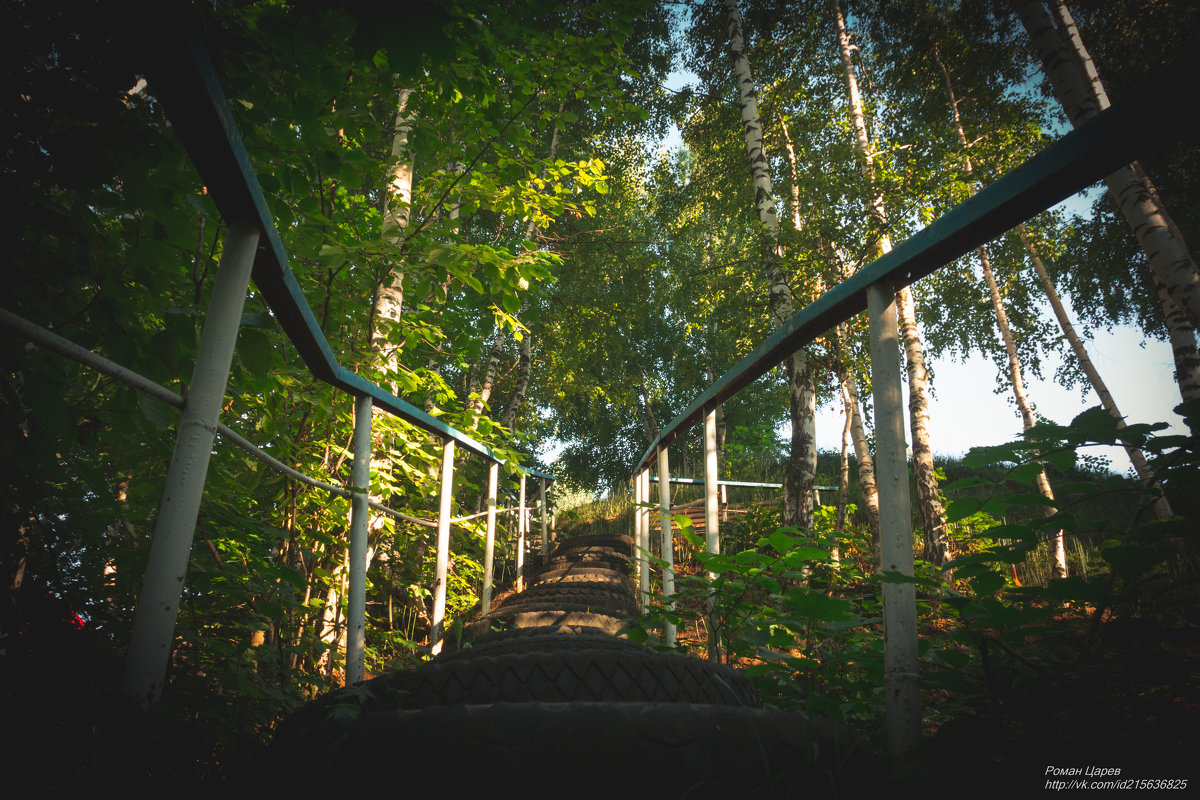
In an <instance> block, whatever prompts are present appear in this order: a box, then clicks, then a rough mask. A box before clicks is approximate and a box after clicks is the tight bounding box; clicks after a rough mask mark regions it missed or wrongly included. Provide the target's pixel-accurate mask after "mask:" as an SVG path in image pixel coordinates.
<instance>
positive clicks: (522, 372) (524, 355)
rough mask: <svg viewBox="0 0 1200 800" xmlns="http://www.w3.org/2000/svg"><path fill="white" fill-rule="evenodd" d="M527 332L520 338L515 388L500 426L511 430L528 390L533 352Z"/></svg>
mask: <svg viewBox="0 0 1200 800" xmlns="http://www.w3.org/2000/svg"><path fill="white" fill-rule="evenodd" d="M530 342H531V339H530V336H529V332H528V331H526V332H525V335H524V336H522V337H521V355H520V359H519V361H518V362H517V387H516V388H515V389H514V390H513V393H512V396H511V397H510V398H509V399H508V407H507V408H505V409H504V418H503V419H502V420H501V422H500V424H501V425H503V426H504V427H505V428H508V429H509V430H512V427H513V425H514V424H515V423H516V421H517V414H518V413H519V412H520V410H521V406H523V405H524V404H525V392H526V390H528V389H529V376H530V374H531V373H532V368H533V352H532V350H531V344H530Z"/></svg>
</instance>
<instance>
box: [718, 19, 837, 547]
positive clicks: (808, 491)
mask: <svg viewBox="0 0 1200 800" xmlns="http://www.w3.org/2000/svg"><path fill="white" fill-rule="evenodd" d="M725 33H726V37H727V39H728V41H729V54H730V56H731V58H732V61H733V78H734V82H735V83H736V85H737V90H738V106H739V109H740V111H741V118H742V131H743V133H744V135H745V139H746V155H747V157H748V159H749V161H750V176H751V180H752V181H753V184H754V209H755V212H756V213H757V215H758V220H759V222H760V223H761V225H762V234H761V246H762V256H763V262H764V273H765V277H766V279H767V286H768V293H767V298H768V300H767V302H768V306H769V308H770V311H771V315H772V316H773V317H774V319H775V325H776V327H778V326H780V325H782V324H783V323H784V322H785V321H786V320H788V319H790V318H791V317H792V315H793V314H794V313H795V310H794V305H793V298H792V290H791V286H790V285H789V284H788V282H787V276H786V275H785V274H784V270H783V248H782V247H780V245H779V216H778V213H777V211H776V208H775V199H774V194H773V191H772V186H771V172H770V166H769V164H768V162H767V155H766V150H765V148H764V146H763V129H762V122H761V119H760V117H759V113H758V92H757V89H756V87H755V84H754V76H753V74H752V73H751V71H750V60H749V58H748V57H747V46H746V40H745V37H744V35H743V32H742V16H741V13H740V12H739V11H738V5H737V0H725ZM784 366H785V369H786V371H787V376H788V412H789V417H790V420H791V426H792V439H791V453H790V456H789V457H788V463H787V467H786V469H785V470H784V476H783V514H782V517H783V524H784V525H794V526H796V527H799V528H811V527H812V516H813V499H814V498H813V480H814V479H815V477H816V473H817V446H816V427H815V419H816V396H817V395H816V389H815V386H814V384H813V377H812V372H811V369H810V367H809V362H808V353H807V351H806V350H804V349H800V350H797V351H795V352H794V353H793V354H792V355H791V356H789V357H788V358H787V359H786V360H785V361H784Z"/></svg>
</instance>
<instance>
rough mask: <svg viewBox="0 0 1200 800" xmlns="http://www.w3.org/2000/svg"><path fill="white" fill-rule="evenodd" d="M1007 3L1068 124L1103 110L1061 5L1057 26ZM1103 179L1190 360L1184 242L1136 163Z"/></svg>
mask: <svg viewBox="0 0 1200 800" xmlns="http://www.w3.org/2000/svg"><path fill="white" fill-rule="evenodd" d="M1012 4H1013V7H1014V9H1015V10H1016V12H1017V15H1018V16H1019V17H1020V19H1021V23H1022V24H1023V25H1024V26H1025V30H1026V31H1027V32H1028V34H1029V38H1030V40H1031V41H1032V43H1033V48H1034V50H1035V52H1036V53H1037V55H1038V57H1039V58H1040V59H1041V61H1042V65H1043V68H1044V69H1045V70H1046V75H1047V77H1048V78H1049V79H1050V84H1051V86H1052V87H1053V88H1054V93H1055V95H1056V96H1057V97H1058V100H1059V102H1060V103H1061V104H1062V107H1063V110H1064V111H1065V112H1066V114H1067V117H1068V118H1069V119H1070V120H1071V123H1072V124H1073V125H1076V126H1078V125H1081V124H1082V123H1084V122H1086V121H1087V120H1089V119H1091V118H1092V117H1094V116H1095V115H1096V114H1098V113H1099V112H1100V111H1103V110H1104V109H1106V108H1108V107H1109V105H1110V104H1109V100H1108V94H1107V93H1106V92H1105V90H1104V84H1103V83H1102V82H1101V81H1100V78H1099V75H1098V74H1097V73H1096V70H1095V66H1094V65H1093V63H1092V59H1091V56H1090V55H1089V54H1088V52H1087V49H1086V48H1085V47H1084V46H1083V41H1082V39H1081V38H1080V36H1079V30H1078V28H1077V27H1076V26H1075V21H1074V20H1073V19H1072V18H1071V15H1070V12H1069V11H1068V10H1067V7H1066V5H1065V3H1063V2H1062V0H1051V4H1050V5H1051V8H1053V9H1054V15H1055V17H1056V18H1057V19H1058V23H1059V24H1058V27H1056V26H1055V22H1054V20H1053V19H1051V17H1050V15H1049V14H1048V13H1047V12H1046V9H1045V7H1044V6H1043V5H1042V3H1041V2H1040V0H1014V1H1013V3H1012ZM1104 182H1105V185H1106V186H1107V187H1108V191H1109V193H1110V194H1111V195H1112V197H1113V199H1114V200H1115V201H1116V202H1117V205H1118V207H1119V208H1120V209H1121V213H1122V214H1124V215H1125V219H1126V220H1127V221H1128V222H1129V225H1130V227H1131V228H1132V229H1133V233H1134V235H1135V236H1136V237H1137V240H1138V244H1139V245H1141V247H1142V250H1143V251H1144V252H1145V254H1146V259H1147V262H1148V264H1149V267H1150V272H1151V275H1152V276H1153V278H1154V284H1155V286H1156V287H1157V288H1158V289H1159V291H1160V298H1161V299H1162V301H1163V303H1164V316H1171V310H1170V309H1168V308H1167V307H1166V303H1167V300H1168V299H1169V301H1170V302H1171V303H1173V304H1174V305H1175V306H1176V307H1177V308H1178V309H1179V310H1180V312H1181V313H1182V314H1183V316H1184V317H1185V318H1186V319H1187V321H1188V327H1189V328H1190V329H1191V330H1192V331H1193V333H1192V334H1191V340H1192V342H1191V347H1190V348H1184V349H1185V350H1187V353H1188V354H1187V356H1185V360H1189V359H1191V358H1194V356H1193V355H1191V354H1193V353H1194V352H1195V350H1196V345H1195V335H1194V331H1195V329H1196V327H1197V326H1200V271H1198V270H1197V268H1196V262H1195V260H1194V259H1193V258H1192V256H1191V254H1190V253H1189V252H1188V249H1187V244H1186V242H1185V241H1184V240H1183V237H1182V236H1181V235H1180V233H1179V229H1178V227H1176V225H1175V223H1174V221H1173V220H1172V219H1171V216H1170V214H1169V213H1168V212H1167V210H1166V207H1165V206H1164V205H1163V203H1162V201H1161V198H1159V196H1158V192H1157V191H1156V190H1155V189H1154V186H1153V184H1151V183H1150V181H1149V179H1147V178H1146V176H1145V173H1144V172H1143V171H1142V169H1141V167H1140V166H1139V165H1138V164H1137V162H1134V163H1132V164H1130V165H1129V166H1127V167H1123V168H1121V169H1119V170H1117V171H1116V172H1114V173H1113V174H1112V175H1109V176H1108V177H1107V178H1105V181H1104ZM1179 338H1183V337H1179ZM1172 344H1173V345H1174V342H1173V343H1172ZM1180 345H1181V346H1182V342H1180ZM1176 366H1177V370H1179V378H1180V383H1181V390H1182V383H1183V381H1184V380H1185V377H1186V374H1187V369H1179V361H1178V359H1177V361H1176ZM1185 398H1186V395H1185Z"/></svg>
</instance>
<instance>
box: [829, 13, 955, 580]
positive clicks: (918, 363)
mask: <svg viewBox="0 0 1200 800" xmlns="http://www.w3.org/2000/svg"><path fill="white" fill-rule="evenodd" d="M831 5H832V7H833V14H834V18H835V22H836V23H837V31H838V52H839V54H840V56H841V62H842V74H843V78H844V81H845V84H846V95H847V98H848V100H849V105H850V116H851V121H852V122H853V126H854V146H855V149H856V150H857V151H858V154H859V158H860V159H861V160H862V171H863V176H864V177H865V178H866V180H867V184H868V186H870V187H871V198H870V209H871V215H872V216H873V217H875V219H876V221H877V222H878V224H879V229H880V235H879V240H878V247H879V254H880V255H883V254H885V253H889V252H891V249H892V241H891V237H889V236H888V234H887V229H888V220H887V208H886V204H885V202H884V198H883V193H882V192H880V191H879V190H878V189H877V188H875V160H874V156H873V155H872V153H871V144H870V141H869V139H868V137H867V126H866V121H865V118H864V115H863V102H862V95H861V94H860V93H859V89H858V80H857V78H856V77H855V73H854V64H853V61H852V59H851V45H850V36H849V34H848V32H847V31H846V20H845V18H844V17H843V16H842V9H841V6H840V5H839V4H838V2H837V0H831ZM896 314H897V318H898V323H899V327H900V335H901V338H902V339H903V340H904V354H905V359H904V360H905V366H906V368H907V371H908V413H909V428H910V432H911V434H912V451H913V472H914V474H915V479H916V484H917V506H918V508H919V509H920V513H921V523H922V527H923V528H924V532H925V558H926V560H928V561H931V562H933V563H935V564H938V565H939V566H940V565H942V564H945V563H946V562H947V561H949V559H950V537H949V535H948V534H947V532H946V512H945V510H944V509H943V508H942V501H941V499H940V498H939V497H938V487H937V474H936V469H935V467H934V465H933V448H932V446H931V445H930V436H929V372H928V370H927V368H926V367H925V346H924V343H923V342H922V341H921V336H920V333H919V332H918V331H917V318H916V316H917V315H916V307H915V304H914V303H913V297H912V292H911V291H910V290H909V289H908V287H905V288H903V289H901V290H900V291H898V292H896Z"/></svg>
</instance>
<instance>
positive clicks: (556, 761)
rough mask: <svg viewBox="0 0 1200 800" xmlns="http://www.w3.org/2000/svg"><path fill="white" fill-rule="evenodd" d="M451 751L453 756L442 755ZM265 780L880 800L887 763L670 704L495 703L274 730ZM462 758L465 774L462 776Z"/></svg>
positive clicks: (840, 739)
mask: <svg viewBox="0 0 1200 800" xmlns="http://www.w3.org/2000/svg"><path fill="white" fill-rule="evenodd" d="M450 743H453V746H449V745H450ZM272 749H273V755H274V756H275V758H276V759H277V760H276V762H275V768H273V769H270V770H268V773H269V774H270V775H271V778H270V780H271V782H272V785H274V784H275V783H277V781H278V776H295V777H296V779H297V781H298V783H299V782H302V783H303V785H304V788H312V787H311V784H312V781H313V780H314V779H317V780H319V779H322V778H323V777H325V776H327V777H328V778H329V783H330V785H331V786H332V785H336V784H337V783H338V782H341V781H344V780H345V769H346V765H347V764H369V765H379V766H380V767H383V766H384V765H386V769H388V770H389V771H391V772H393V773H394V774H396V775H399V776H402V781H403V785H404V788H405V789H406V791H420V790H424V789H432V790H440V791H444V790H445V788H446V786H447V781H452V785H453V787H454V790H455V792H456V793H458V794H465V793H467V792H472V793H473V792H474V791H494V790H495V787H496V786H497V785H499V784H501V783H508V782H512V781H516V782H518V783H520V782H522V781H535V780H536V784H533V785H536V786H537V787H539V788H538V793H539V794H540V795H542V796H550V795H551V793H552V792H553V793H554V794H563V795H567V796H571V797H586V798H591V797H607V798H611V797H614V796H625V795H629V794H630V791H631V787H636V792H635V794H637V795H638V796H663V797H682V796H684V795H686V796H687V797H688V798H689V800H695V799H697V798H721V799H722V800H728V798H732V797H736V798H745V797H761V798H797V800H799V798H814V797H834V796H839V797H868V796H883V795H882V794H879V793H878V791H877V784H876V782H877V781H878V780H879V778H880V777H881V776H883V775H886V772H887V770H886V767H885V765H884V764H883V763H882V762H881V761H880V760H879V759H878V758H877V757H876V756H875V755H874V754H873V753H872V752H871V751H870V749H869V747H868V746H867V742H866V739H865V737H863V736H862V735H861V734H859V733H858V732H857V731H854V730H853V729H851V728H848V727H847V726H845V725H841V724H839V723H835V722H833V721H831V720H828V719H824V718H820V717H815V718H810V717H806V716H804V715H802V714H790V713H786V712H782V711H774V710H765V709H747V708H736V707H732V706H706V705H693V704H683V703H680V704H674V703H593V702H573V703H497V704H494V705H486V706H431V707H427V708H424V709H420V710H415V711H392V712H374V713H371V712H368V713H364V714H361V715H359V716H357V717H353V716H351V715H345V716H343V717H342V718H341V719H332V720H326V721H324V722H322V723H321V724H319V725H316V726H310V727H307V728H304V729H297V728H295V727H292V728H290V729H288V730H281V733H280V735H279V736H277V737H276V741H275V744H274V747H273V748H272ZM464 754H468V755H469V758H470V768H469V769H463V757H464Z"/></svg>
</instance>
